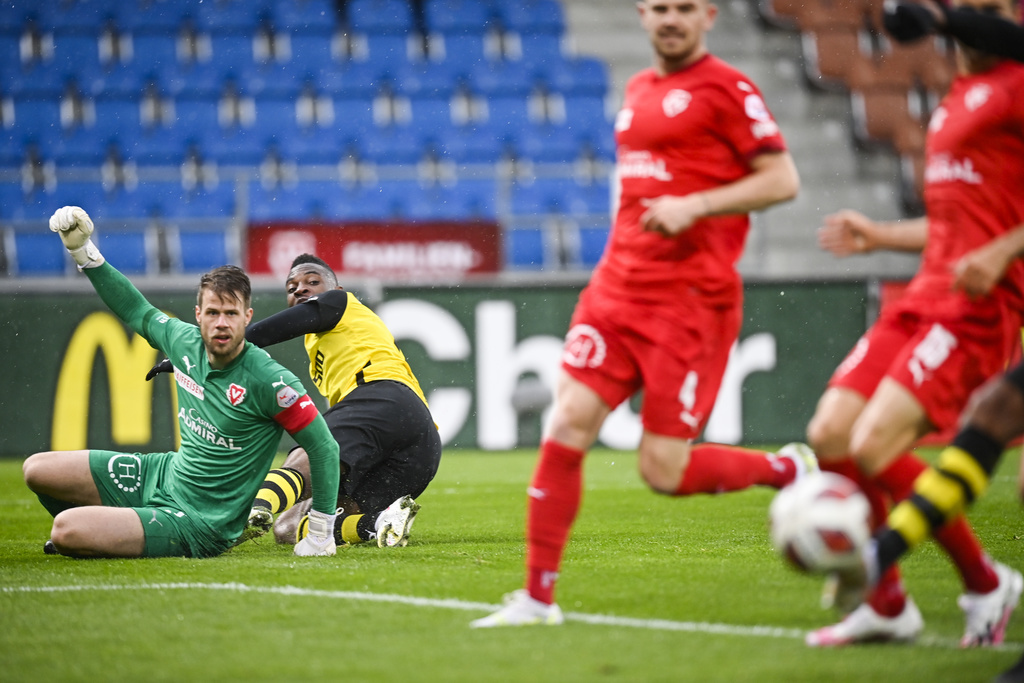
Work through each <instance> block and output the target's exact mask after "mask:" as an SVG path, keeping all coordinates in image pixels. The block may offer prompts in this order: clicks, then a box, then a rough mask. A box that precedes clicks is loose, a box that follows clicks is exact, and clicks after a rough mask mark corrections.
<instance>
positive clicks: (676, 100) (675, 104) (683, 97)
mask: <svg viewBox="0 0 1024 683" xmlns="http://www.w3.org/2000/svg"><path fill="white" fill-rule="evenodd" d="M692 100H693V95H691V94H690V93H688V92H687V91H685V90H669V91H668V93H667V94H666V95H665V99H663V100H662V101H661V110H662V111H663V112H665V116H667V117H669V118H670V119H671V118H673V117H676V116H679V115H680V114H682V113H683V112H684V111H686V109H687V107H689V106H690V102H691V101H692Z"/></svg>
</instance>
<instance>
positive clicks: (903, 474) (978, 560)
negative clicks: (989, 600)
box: [875, 453, 999, 593]
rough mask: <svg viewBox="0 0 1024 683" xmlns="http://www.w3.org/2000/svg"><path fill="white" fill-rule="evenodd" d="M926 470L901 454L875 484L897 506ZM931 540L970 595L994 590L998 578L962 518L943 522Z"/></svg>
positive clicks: (919, 462) (910, 455) (879, 474)
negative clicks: (933, 540) (952, 567)
mask: <svg viewBox="0 0 1024 683" xmlns="http://www.w3.org/2000/svg"><path fill="white" fill-rule="evenodd" d="M927 468H928V466H927V465H926V464H925V463H924V461H922V460H921V459H919V458H918V457H916V456H914V455H912V454H910V453H904V454H903V455H901V456H899V457H898V458H896V460H895V461H893V463H892V464H891V465H889V467H887V468H885V469H884V470H883V471H882V472H879V473H878V474H877V475H875V480H876V481H877V482H878V483H879V485H881V486H882V488H884V489H885V490H886V491H888V492H889V495H891V496H892V498H893V500H894V501H896V502H899V501H901V500H904V499H905V498H909V497H910V495H911V494H912V493H913V492H914V480H915V479H917V477H918V475H919V474H921V473H922V472H924V471H925V470H926V469H927ZM932 536H933V537H934V538H935V540H936V542H938V544H939V545H941V546H942V548H943V550H945V551H946V554H948V555H949V559H951V560H952V561H953V564H954V565H956V568H957V571H959V572H960V577H961V579H963V583H964V588H966V589H967V590H968V591H970V592H972V593H988V592H990V591H993V590H995V589H996V587H997V586H998V585H999V576H998V575H997V574H996V572H995V569H994V568H993V567H992V563H991V562H990V561H989V559H988V556H987V555H986V554H985V551H984V550H983V549H982V547H981V543H979V542H978V537H977V536H975V535H974V532H973V531H972V530H971V526H970V525H969V524H968V523H967V520H966V519H965V518H964V516H963V515H958V516H957V517H956V518H955V519H952V520H950V521H948V522H946V524H944V525H943V526H941V527H939V528H938V529H936V530H935V533H934V534H932Z"/></svg>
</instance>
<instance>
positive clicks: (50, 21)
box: [15, 0, 118, 33]
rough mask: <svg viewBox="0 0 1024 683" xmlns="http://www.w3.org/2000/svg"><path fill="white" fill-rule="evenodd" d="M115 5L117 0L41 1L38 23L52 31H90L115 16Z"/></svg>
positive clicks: (93, 30)
mask: <svg viewBox="0 0 1024 683" xmlns="http://www.w3.org/2000/svg"><path fill="white" fill-rule="evenodd" d="M15 4H17V3H15ZM28 4H33V3H28ZM117 5H118V0H77V1H76V2H42V3H39V6H40V7H39V8H40V14H39V24H40V26H42V27H44V28H46V29H48V30H51V31H54V32H76V33H91V32H95V31H96V29H97V28H99V27H100V26H103V24H105V23H106V22H108V21H111V20H113V19H115V18H116V16H117Z"/></svg>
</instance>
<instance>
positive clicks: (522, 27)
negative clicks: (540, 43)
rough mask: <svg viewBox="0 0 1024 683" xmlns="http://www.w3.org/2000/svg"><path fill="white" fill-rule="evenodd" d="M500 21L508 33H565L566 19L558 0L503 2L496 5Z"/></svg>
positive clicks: (515, 0)
mask: <svg viewBox="0 0 1024 683" xmlns="http://www.w3.org/2000/svg"><path fill="white" fill-rule="evenodd" d="M495 9H497V12H498V19H499V20H500V21H501V25H502V26H503V27H504V28H505V30H507V31H516V32H517V33H520V34H522V35H526V34H529V33H551V34H556V35H561V34H563V33H565V17H564V16H563V14H562V5H561V3H559V2H558V0H503V2H498V3H496V4H495Z"/></svg>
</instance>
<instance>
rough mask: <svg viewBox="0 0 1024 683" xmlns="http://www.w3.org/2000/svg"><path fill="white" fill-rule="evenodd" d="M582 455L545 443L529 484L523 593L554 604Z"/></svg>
mask: <svg viewBox="0 0 1024 683" xmlns="http://www.w3.org/2000/svg"><path fill="white" fill-rule="evenodd" d="M583 456H584V452H583V451H580V450H577V449H575V448H569V447H568V446H563V445H562V444H560V443H556V442H555V441H550V440H548V441H545V442H544V443H542V444H541V446H540V459H539V460H538V462H537V469H536V470H535V471H534V473H533V481H532V482H531V483H530V489H529V496H530V497H529V501H528V504H527V514H526V567H527V576H526V590H527V591H528V592H529V593H530V595H531V596H532V597H533V598H534V599H535V600H540V601H541V602H545V603H548V604H551V603H552V602H554V592H555V579H557V578H558V567H559V566H560V565H561V562H562V551H563V550H565V544H566V543H568V542H569V530H570V528H571V527H572V523H573V521H574V520H575V519H576V513H577V511H578V510H579V507H580V498H581V495H582V490H583Z"/></svg>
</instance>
